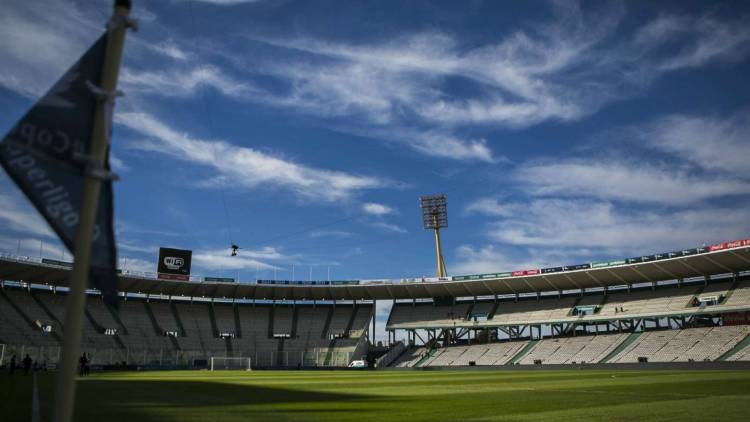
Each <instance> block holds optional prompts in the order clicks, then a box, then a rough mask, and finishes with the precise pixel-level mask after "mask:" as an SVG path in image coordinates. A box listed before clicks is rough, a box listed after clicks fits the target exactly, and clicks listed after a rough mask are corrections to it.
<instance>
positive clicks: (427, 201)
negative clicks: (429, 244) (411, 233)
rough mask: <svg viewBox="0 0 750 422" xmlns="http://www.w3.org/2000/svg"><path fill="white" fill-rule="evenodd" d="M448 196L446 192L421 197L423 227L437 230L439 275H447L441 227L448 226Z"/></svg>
mask: <svg viewBox="0 0 750 422" xmlns="http://www.w3.org/2000/svg"><path fill="white" fill-rule="evenodd" d="M447 204H448V197H447V196H446V195H445V194H444V193H441V194H438V195H424V196H420V197H419V207H420V208H422V227H424V228H425V229H426V230H429V229H432V230H434V231H435V254H436V256H437V275H438V277H446V276H447V275H448V271H446V269H445V260H444V259H443V251H442V248H441V246H440V229H441V228H444V227H448V205H447Z"/></svg>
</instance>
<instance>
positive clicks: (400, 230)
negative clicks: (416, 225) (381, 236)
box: [372, 221, 409, 234]
mask: <svg viewBox="0 0 750 422" xmlns="http://www.w3.org/2000/svg"><path fill="white" fill-rule="evenodd" d="M372 225H373V226H375V227H378V228H381V229H383V230H386V231H389V232H394V233H402V234H403V233H409V231H408V230H406V229H405V228H403V227H401V226H399V225H397V224H392V223H388V222H385V221H375V222H374V223H372Z"/></svg>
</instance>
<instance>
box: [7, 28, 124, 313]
mask: <svg viewBox="0 0 750 422" xmlns="http://www.w3.org/2000/svg"><path fill="white" fill-rule="evenodd" d="M106 47H107V35H106V33H105V34H104V35H102V36H101V37H100V38H99V39H98V40H97V41H96V43H94V45H93V46H92V47H91V48H90V49H89V50H88V51H87V52H86V53H85V54H84V55H83V57H81V59H80V60H78V62H76V63H75V64H74V65H73V66H72V67H71V68H70V69H69V70H68V71H67V72H66V73H65V74H64V75H63V77H62V78H61V79H60V80H59V81H57V83H56V84H55V85H54V86H53V87H52V89H50V90H49V92H47V93H46V94H45V95H44V97H42V99H41V100H39V102H37V103H36V104H35V105H34V107H33V108H32V109H31V110H29V112H28V113H26V115H25V116H23V118H22V119H21V120H20V121H19V122H18V123H17V124H16V125H15V127H13V129H12V130H11V131H10V133H8V134H7V135H6V136H5V137H4V138H3V140H2V142H0V165H2V167H3V168H4V169H5V171H6V172H7V173H8V175H10V177H11V178H12V179H13V181H14V182H15V183H16V185H18V187H19V188H20V189H21V190H22V191H23V192H24V193H25V194H26V196H27V197H28V198H29V200H30V201H31V203H32V204H34V206H35V207H36V209H37V210H38V211H39V212H40V213H41V214H42V216H44V218H45V220H47V222H48V223H49V225H50V226H51V227H52V229H53V230H54V231H55V233H57V235H58V236H59V237H60V239H61V240H62V242H63V243H64V244H65V246H66V247H67V248H68V249H69V250H71V251H73V250H74V249H75V245H74V243H75V242H74V240H75V236H76V229H77V227H78V223H79V219H80V211H81V209H80V208H81V204H82V194H83V183H84V179H85V177H86V176H87V175H92V174H93V175H95V176H96V177H101V178H103V179H104V180H102V190H101V194H100V198H99V204H98V209H97V214H96V220H95V221H96V223H95V226H94V235H93V239H92V248H91V269H90V274H91V279H92V280H93V283H94V286H95V287H96V288H97V289H99V290H100V291H101V292H102V294H103V295H104V299H105V301H107V302H108V303H110V304H113V305H116V303H117V300H116V299H117V251H116V244H115V235H114V229H113V216H112V214H113V206H112V177H110V176H111V175H110V174H109V162H108V161H109V160H108V159H107V163H106V165H105V168H104V169H97V168H96V166H95V165H93V164H92V161H91V160H90V159H88V158H87V157H88V155H87V154H88V152H89V146H90V144H91V138H92V126H93V122H94V113H95V111H96V108H97V105H98V104H99V103H100V101H102V98H101V97H102V93H101V91H98V90H97V86H98V85H99V83H100V81H101V77H102V67H103V63H104V60H105V55H106ZM108 119H111V115H110V116H108ZM110 123H111V120H110V121H109V122H107V124H108V125H109V124H110ZM108 127H110V126H108ZM108 133H109V130H108Z"/></svg>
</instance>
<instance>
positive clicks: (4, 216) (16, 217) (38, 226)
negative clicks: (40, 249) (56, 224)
mask: <svg viewBox="0 0 750 422" xmlns="http://www.w3.org/2000/svg"><path fill="white" fill-rule="evenodd" d="M25 201H26V199H25V198H22V197H21V196H20V195H12V196H11V195H7V194H3V193H0V203H1V204H3V206H2V207H0V227H3V228H5V229H6V230H10V231H12V232H15V233H23V234H28V235H33V236H42V237H46V238H56V235H55V234H54V232H53V231H52V229H51V228H50V227H49V225H48V224H47V222H46V221H44V219H43V218H42V217H41V215H39V213H38V212H37V211H36V209H34V208H32V206H31V205H30V204H28V203H27V202H25ZM22 203H24V205H21V204H22Z"/></svg>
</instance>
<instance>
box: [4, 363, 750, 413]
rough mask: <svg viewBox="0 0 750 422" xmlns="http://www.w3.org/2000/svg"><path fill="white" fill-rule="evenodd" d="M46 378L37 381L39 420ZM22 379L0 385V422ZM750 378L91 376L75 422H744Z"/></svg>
mask: <svg viewBox="0 0 750 422" xmlns="http://www.w3.org/2000/svg"><path fill="white" fill-rule="evenodd" d="M53 382H54V376H53V375H52V374H41V375H40V377H39V385H40V397H41V401H42V417H43V420H49V416H50V408H51V405H52V390H53ZM30 400H31V377H24V376H23V375H20V376H19V375H16V376H14V377H13V378H12V379H11V378H10V377H9V376H8V375H7V373H3V374H2V375H0V420H2V421H16V420H18V421H28V420H29V415H30V407H31V406H30ZM748 414H750V371H594V370H568V371H517V372H508V371H439V372H438V371H380V372H371V371H362V372H344V371H286V372H282V371H254V372H225V371H222V372H205V371H204V372H196V371H179V372H178V371H175V372H141V373H106V374H94V375H91V376H90V377H88V378H85V379H81V380H79V382H78V396H77V404H76V417H75V420H76V421H84V422H85V421H97V422H98V421H102V420H106V421H108V422H109V421H128V422H150V421H157V420H158V421H273V422H283V421H321V422H335V421H358V422H364V421H378V422H383V421H389V422H391V421H394V422H395V421H415V422H416V421H430V422H435V421H538V420H545V421H567V420H613V421H643V420H649V421H667V420H671V421H691V420H695V421H721V420H748V419H747V418H748V416H747V415H748Z"/></svg>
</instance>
